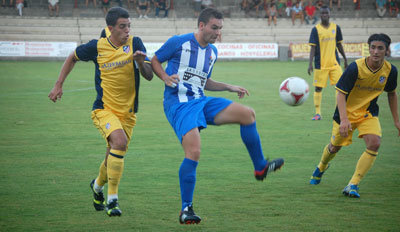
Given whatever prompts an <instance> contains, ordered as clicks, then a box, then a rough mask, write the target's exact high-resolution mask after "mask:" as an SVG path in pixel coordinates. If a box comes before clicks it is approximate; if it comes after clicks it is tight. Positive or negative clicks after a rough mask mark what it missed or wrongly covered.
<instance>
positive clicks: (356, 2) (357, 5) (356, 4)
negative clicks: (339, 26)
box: [353, 0, 360, 10]
mask: <svg viewBox="0 0 400 232" xmlns="http://www.w3.org/2000/svg"><path fill="white" fill-rule="evenodd" d="M353 3H354V10H359V9H360V0H353Z"/></svg>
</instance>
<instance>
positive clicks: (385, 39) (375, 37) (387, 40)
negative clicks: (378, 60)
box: [368, 33, 392, 50]
mask: <svg viewBox="0 0 400 232" xmlns="http://www.w3.org/2000/svg"><path fill="white" fill-rule="evenodd" d="M372 41H381V42H383V43H384V44H385V46H386V50H388V49H389V46H390V43H391V42H392V40H391V39H390V37H389V36H388V35H386V34H384V33H380V34H372V35H371V36H370V37H369V38H368V45H369V46H371V43H372Z"/></svg>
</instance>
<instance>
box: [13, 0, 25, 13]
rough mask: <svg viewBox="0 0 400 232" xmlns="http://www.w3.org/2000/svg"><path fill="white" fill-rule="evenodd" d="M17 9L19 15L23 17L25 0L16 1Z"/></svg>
mask: <svg viewBox="0 0 400 232" xmlns="http://www.w3.org/2000/svg"><path fill="white" fill-rule="evenodd" d="M15 7H16V8H17V10H18V15H19V16H22V8H24V0H17V1H15Z"/></svg>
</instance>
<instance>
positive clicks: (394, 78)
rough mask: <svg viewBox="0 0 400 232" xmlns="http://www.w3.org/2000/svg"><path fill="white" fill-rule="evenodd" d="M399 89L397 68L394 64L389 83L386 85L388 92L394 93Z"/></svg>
mask: <svg viewBox="0 0 400 232" xmlns="http://www.w3.org/2000/svg"><path fill="white" fill-rule="evenodd" d="M396 87H397V68H396V66H394V65H393V64H392V69H391V70H390V73H389V77H388V81H387V82H386V85H385V91H386V92H393V91H394V90H395V89H396Z"/></svg>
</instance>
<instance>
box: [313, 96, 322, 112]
mask: <svg viewBox="0 0 400 232" xmlns="http://www.w3.org/2000/svg"><path fill="white" fill-rule="evenodd" d="M321 101H322V92H315V91H314V106H315V114H319V115H321Z"/></svg>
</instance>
